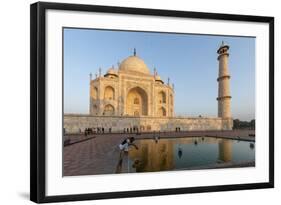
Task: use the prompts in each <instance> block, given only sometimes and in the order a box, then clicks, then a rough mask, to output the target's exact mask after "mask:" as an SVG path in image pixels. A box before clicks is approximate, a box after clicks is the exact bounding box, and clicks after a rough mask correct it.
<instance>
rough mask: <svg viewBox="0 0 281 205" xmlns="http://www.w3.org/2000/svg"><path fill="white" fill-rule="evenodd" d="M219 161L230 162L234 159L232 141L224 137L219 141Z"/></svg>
mask: <svg viewBox="0 0 281 205" xmlns="http://www.w3.org/2000/svg"><path fill="white" fill-rule="evenodd" d="M218 146H219V156H218V158H219V161H222V162H230V161H231V160H232V141H231V140H226V139H222V140H221V141H220V142H219V145H218Z"/></svg>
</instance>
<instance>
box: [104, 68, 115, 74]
mask: <svg viewBox="0 0 281 205" xmlns="http://www.w3.org/2000/svg"><path fill="white" fill-rule="evenodd" d="M106 73H107V74H115V75H117V71H116V70H114V68H109V69H108V70H107V72H106Z"/></svg>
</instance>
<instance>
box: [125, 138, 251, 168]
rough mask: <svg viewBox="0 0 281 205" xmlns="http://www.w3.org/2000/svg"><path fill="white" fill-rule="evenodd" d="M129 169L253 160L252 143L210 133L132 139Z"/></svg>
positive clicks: (200, 166) (178, 166) (193, 166)
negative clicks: (215, 136) (213, 135)
mask: <svg viewBox="0 0 281 205" xmlns="http://www.w3.org/2000/svg"><path fill="white" fill-rule="evenodd" d="M135 145H137V147H138V149H135V148H132V149H130V151H129V161H128V171H129V172H152V171H164V170H166V171H167V170H180V169H192V168H194V169H196V168H204V167H206V168H207V167H209V168H210V166H211V167H212V166H215V167H216V166H217V165H222V164H223V163H227V164H233V163H234V164H237V163H243V162H254V161H255V143H254V142H247V141H238V140H230V139H221V138H213V137H191V138H173V139H160V140H158V141H156V140H154V139H143V140H136V141H135Z"/></svg>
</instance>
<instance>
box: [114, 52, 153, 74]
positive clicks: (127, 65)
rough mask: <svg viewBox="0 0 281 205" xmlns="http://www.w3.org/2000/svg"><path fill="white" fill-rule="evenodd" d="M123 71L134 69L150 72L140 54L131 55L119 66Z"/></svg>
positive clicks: (139, 71) (134, 70)
mask: <svg viewBox="0 0 281 205" xmlns="http://www.w3.org/2000/svg"><path fill="white" fill-rule="evenodd" d="M119 69H120V70H121V71H133V72H138V73H144V74H150V72H149V69H148V67H147V66H146V64H145V62H144V61H143V60H142V59H141V58H139V57H138V56H129V57H128V58H126V59H125V60H123V61H122V63H121V64H120V66H119Z"/></svg>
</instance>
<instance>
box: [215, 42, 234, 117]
mask: <svg viewBox="0 0 281 205" xmlns="http://www.w3.org/2000/svg"><path fill="white" fill-rule="evenodd" d="M228 49H229V46H228V45H226V44H224V42H222V44H221V46H220V47H219V49H218V51H217V53H218V54H219V56H218V61H219V77H218V79H217V81H218V83H219V90H218V98H217V100H218V117H221V118H231V108H230V107H231V106H230V101H231V96H230V87H229V79H230V75H229V71H228V57H229V53H228Z"/></svg>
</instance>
